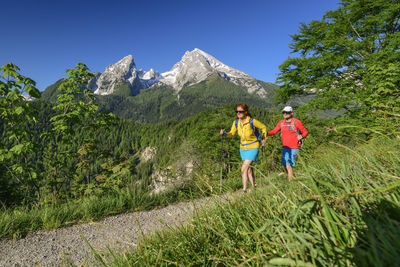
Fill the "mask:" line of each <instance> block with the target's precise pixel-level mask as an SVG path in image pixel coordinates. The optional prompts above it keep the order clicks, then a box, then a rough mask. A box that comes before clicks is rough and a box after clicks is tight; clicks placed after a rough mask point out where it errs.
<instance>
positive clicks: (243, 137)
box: [227, 116, 267, 149]
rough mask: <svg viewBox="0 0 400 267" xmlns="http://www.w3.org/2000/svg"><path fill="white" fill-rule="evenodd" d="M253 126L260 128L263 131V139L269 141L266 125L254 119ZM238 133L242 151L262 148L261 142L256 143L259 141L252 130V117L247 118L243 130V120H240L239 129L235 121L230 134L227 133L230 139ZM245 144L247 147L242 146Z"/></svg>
mask: <svg viewBox="0 0 400 267" xmlns="http://www.w3.org/2000/svg"><path fill="white" fill-rule="evenodd" d="M253 125H254V127H256V128H258V129H260V130H261V132H262V135H263V139H264V140H267V126H265V124H263V123H261V122H259V121H258V120H256V119H253ZM236 131H237V132H238V134H239V136H240V148H241V149H252V148H260V142H255V141H257V136H256V135H255V134H254V131H253V129H251V126H250V117H249V116H247V117H246V121H245V122H244V123H243V128H242V122H241V120H238V127H237V128H236V125H235V121H233V124H232V128H231V130H230V132H229V133H227V137H228V138H232V137H234V136H235V134H236ZM253 142H255V143H254V144H251V145H247V146H246V145H245V144H250V143H253ZM242 144H244V145H245V146H242Z"/></svg>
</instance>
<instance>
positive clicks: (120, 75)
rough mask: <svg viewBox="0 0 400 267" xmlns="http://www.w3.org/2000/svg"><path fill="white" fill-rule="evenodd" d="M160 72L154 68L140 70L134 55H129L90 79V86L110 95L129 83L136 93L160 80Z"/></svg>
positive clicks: (100, 93)
mask: <svg viewBox="0 0 400 267" xmlns="http://www.w3.org/2000/svg"><path fill="white" fill-rule="evenodd" d="M158 78H159V73H156V72H155V71H154V70H153V69H151V70H150V71H149V72H145V71H143V70H141V69H140V70H138V69H137V68H136V64H135V61H134V59H133V56H132V55H128V56H126V57H124V58H122V59H121V60H119V61H118V62H117V63H114V64H111V65H109V66H107V67H106V70H105V71H104V72H103V73H98V74H97V75H96V77H95V78H94V79H92V80H90V81H89V86H88V88H89V89H91V90H93V91H94V93H95V94H99V95H109V94H112V93H114V92H115V91H116V90H118V88H120V87H121V86H123V85H124V84H127V85H128V86H129V87H130V88H131V94H132V95H135V94H137V93H138V92H139V90H141V89H144V88H148V87H150V86H151V85H153V84H154V83H156V82H157V81H158Z"/></svg>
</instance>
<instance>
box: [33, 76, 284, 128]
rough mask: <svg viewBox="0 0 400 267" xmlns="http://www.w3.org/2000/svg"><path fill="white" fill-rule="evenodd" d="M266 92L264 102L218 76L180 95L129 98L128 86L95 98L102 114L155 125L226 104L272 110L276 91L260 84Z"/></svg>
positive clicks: (159, 92)
mask: <svg viewBox="0 0 400 267" xmlns="http://www.w3.org/2000/svg"><path fill="white" fill-rule="evenodd" d="M61 82H62V80H59V81H57V83H56V84H53V85H51V86H49V87H48V88H46V90H45V91H44V92H43V95H42V98H41V100H50V101H53V100H54V99H55V97H56V87H58V86H59V85H60V84H61ZM261 83H262V85H263V87H264V88H265V89H266V91H267V92H268V94H267V97H266V98H265V99H263V98H260V97H259V96H257V95H254V94H249V93H248V92H247V89H245V88H243V87H241V86H238V85H235V84H233V83H232V82H229V81H227V80H225V79H223V78H221V77H219V76H218V75H217V74H215V75H211V76H210V77H208V78H207V79H206V80H204V81H202V82H200V83H198V84H195V85H191V86H187V87H184V88H183V89H182V90H181V91H180V92H179V94H177V93H176V92H175V91H174V90H173V89H172V88H170V87H167V86H153V87H151V88H148V89H144V90H141V91H140V93H139V94H138V95H135V96H132V93H131V90H130V88H129V86H128V85H127V84H123V85H122V86H121V87H119V88H118V89H117V90H116V91H115V93H113V94H112V95H108V96H96V98H97V99H98V102H99V103H100V104H101V111H103V112H112V113H114V114H115V115H117V116H118V117H120V118H124V119H131V120H134V121H138V122H150V123H156V122H160V121H166V120H171V119H182V118H186V117H189V116H192V115H195V114H197V113H198V112H200V111H203V110H206V109H208V108H214V107H218V106H221V105H225V104H228V103H242V102H243V103H247V104H250V105H255V106H259V107H264V108H270V107H272V104H273V103H274V101H275V100H274V99H273V96H274V91H275V90H276V89H277V88H278V87H277V86H276V85H274V84H272V83H264V82H261Z"/></svg>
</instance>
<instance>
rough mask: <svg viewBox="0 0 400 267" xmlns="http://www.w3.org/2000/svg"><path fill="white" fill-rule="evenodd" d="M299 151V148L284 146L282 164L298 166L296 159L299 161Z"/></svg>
mask: <svg viewBox="0 0 400 267" xmlns="http://www.w3.org/2000/svg"><path fill="white" fill-rule="evenodd" d="M298 152H299V149H298V148H297V149H295V148H287V147H283V148H282V160H281V165H282V166H285V165H291V166H296V161H297V153H298Z"/></svg>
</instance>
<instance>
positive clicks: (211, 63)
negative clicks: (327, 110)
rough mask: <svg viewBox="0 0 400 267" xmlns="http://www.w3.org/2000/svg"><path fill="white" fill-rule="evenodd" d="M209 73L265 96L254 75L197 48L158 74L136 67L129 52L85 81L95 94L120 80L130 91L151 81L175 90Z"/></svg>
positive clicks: (106, 91)
mask: <svg viewBox="0 0 400 267" xmlns="http://www.w3.org/2000/svg"><path fill="white" fill-rule="evenodd" d="M212 74H218V75H219V76H220V77H222V78H224V79H226V80H228V81H230V82H233V83H234V84H236V85H239V86H242V87H245V88H247V91H248V92H249V93H255V94H257V95H259V96H261V97H266V96H267V92H266V90H265V89H264V87H263V86H262V84H261V83H260V82H259V81H257V80H256V79H255V78H253V77H252V76H250V75H249V74H247V73H244V72H242V71H240V70H238V69H235V68H232V67H229V66H227V65H225V64H224V63H222V62H221V61H219V60H218V59H216V58H215V57H213V56H211V55H210V54H207V53H206V52H204V51H202V50H200V49H198V48H195V49H194V50H192V51H187V52H186V53H185V54H184V55H183V57H182V59H181V60H180V61H179V62H178V63H176V64H175V65H174V66H173V67H172V69H171V70H170V71H167V72H164V73H162V74H160V73H158V72H156V71H154V70H153V69H150V70H149V71H147V72H146V71H143V70H142V69H137V67H136V64H135V62H134V59H133V56H132V55H128V56H126V57H124V58H123V59H121V60H120V61H118V62H117V63H114V64H111V65H109V66H107V68H106V70H105V71H104V72H103V73H99V72H98V73H95V78H93V79H91V80H90V81H89V84H88V88H89V89H91V90H92V91H94V93H95V94H98V95H109V94H112V93H114V92H115V91H116V90H117V89H118V88H120V87H121V86H123V85H124V84H127V85H129V87H130V88H131V93H132V95H136V94H138V93H139V91H140V90H142V89H146V88H149V87H151V86H153V85H167V86H171V87H172V88H173V89H174V90H175V91H176V92H179V91H180V90H181V89H182V88H183V87H186V86H189V85H193V84H196V83H199V82H201V81H204V80H205V79H207V78H208V77H209V76H210V75H212Z"/></svg>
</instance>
